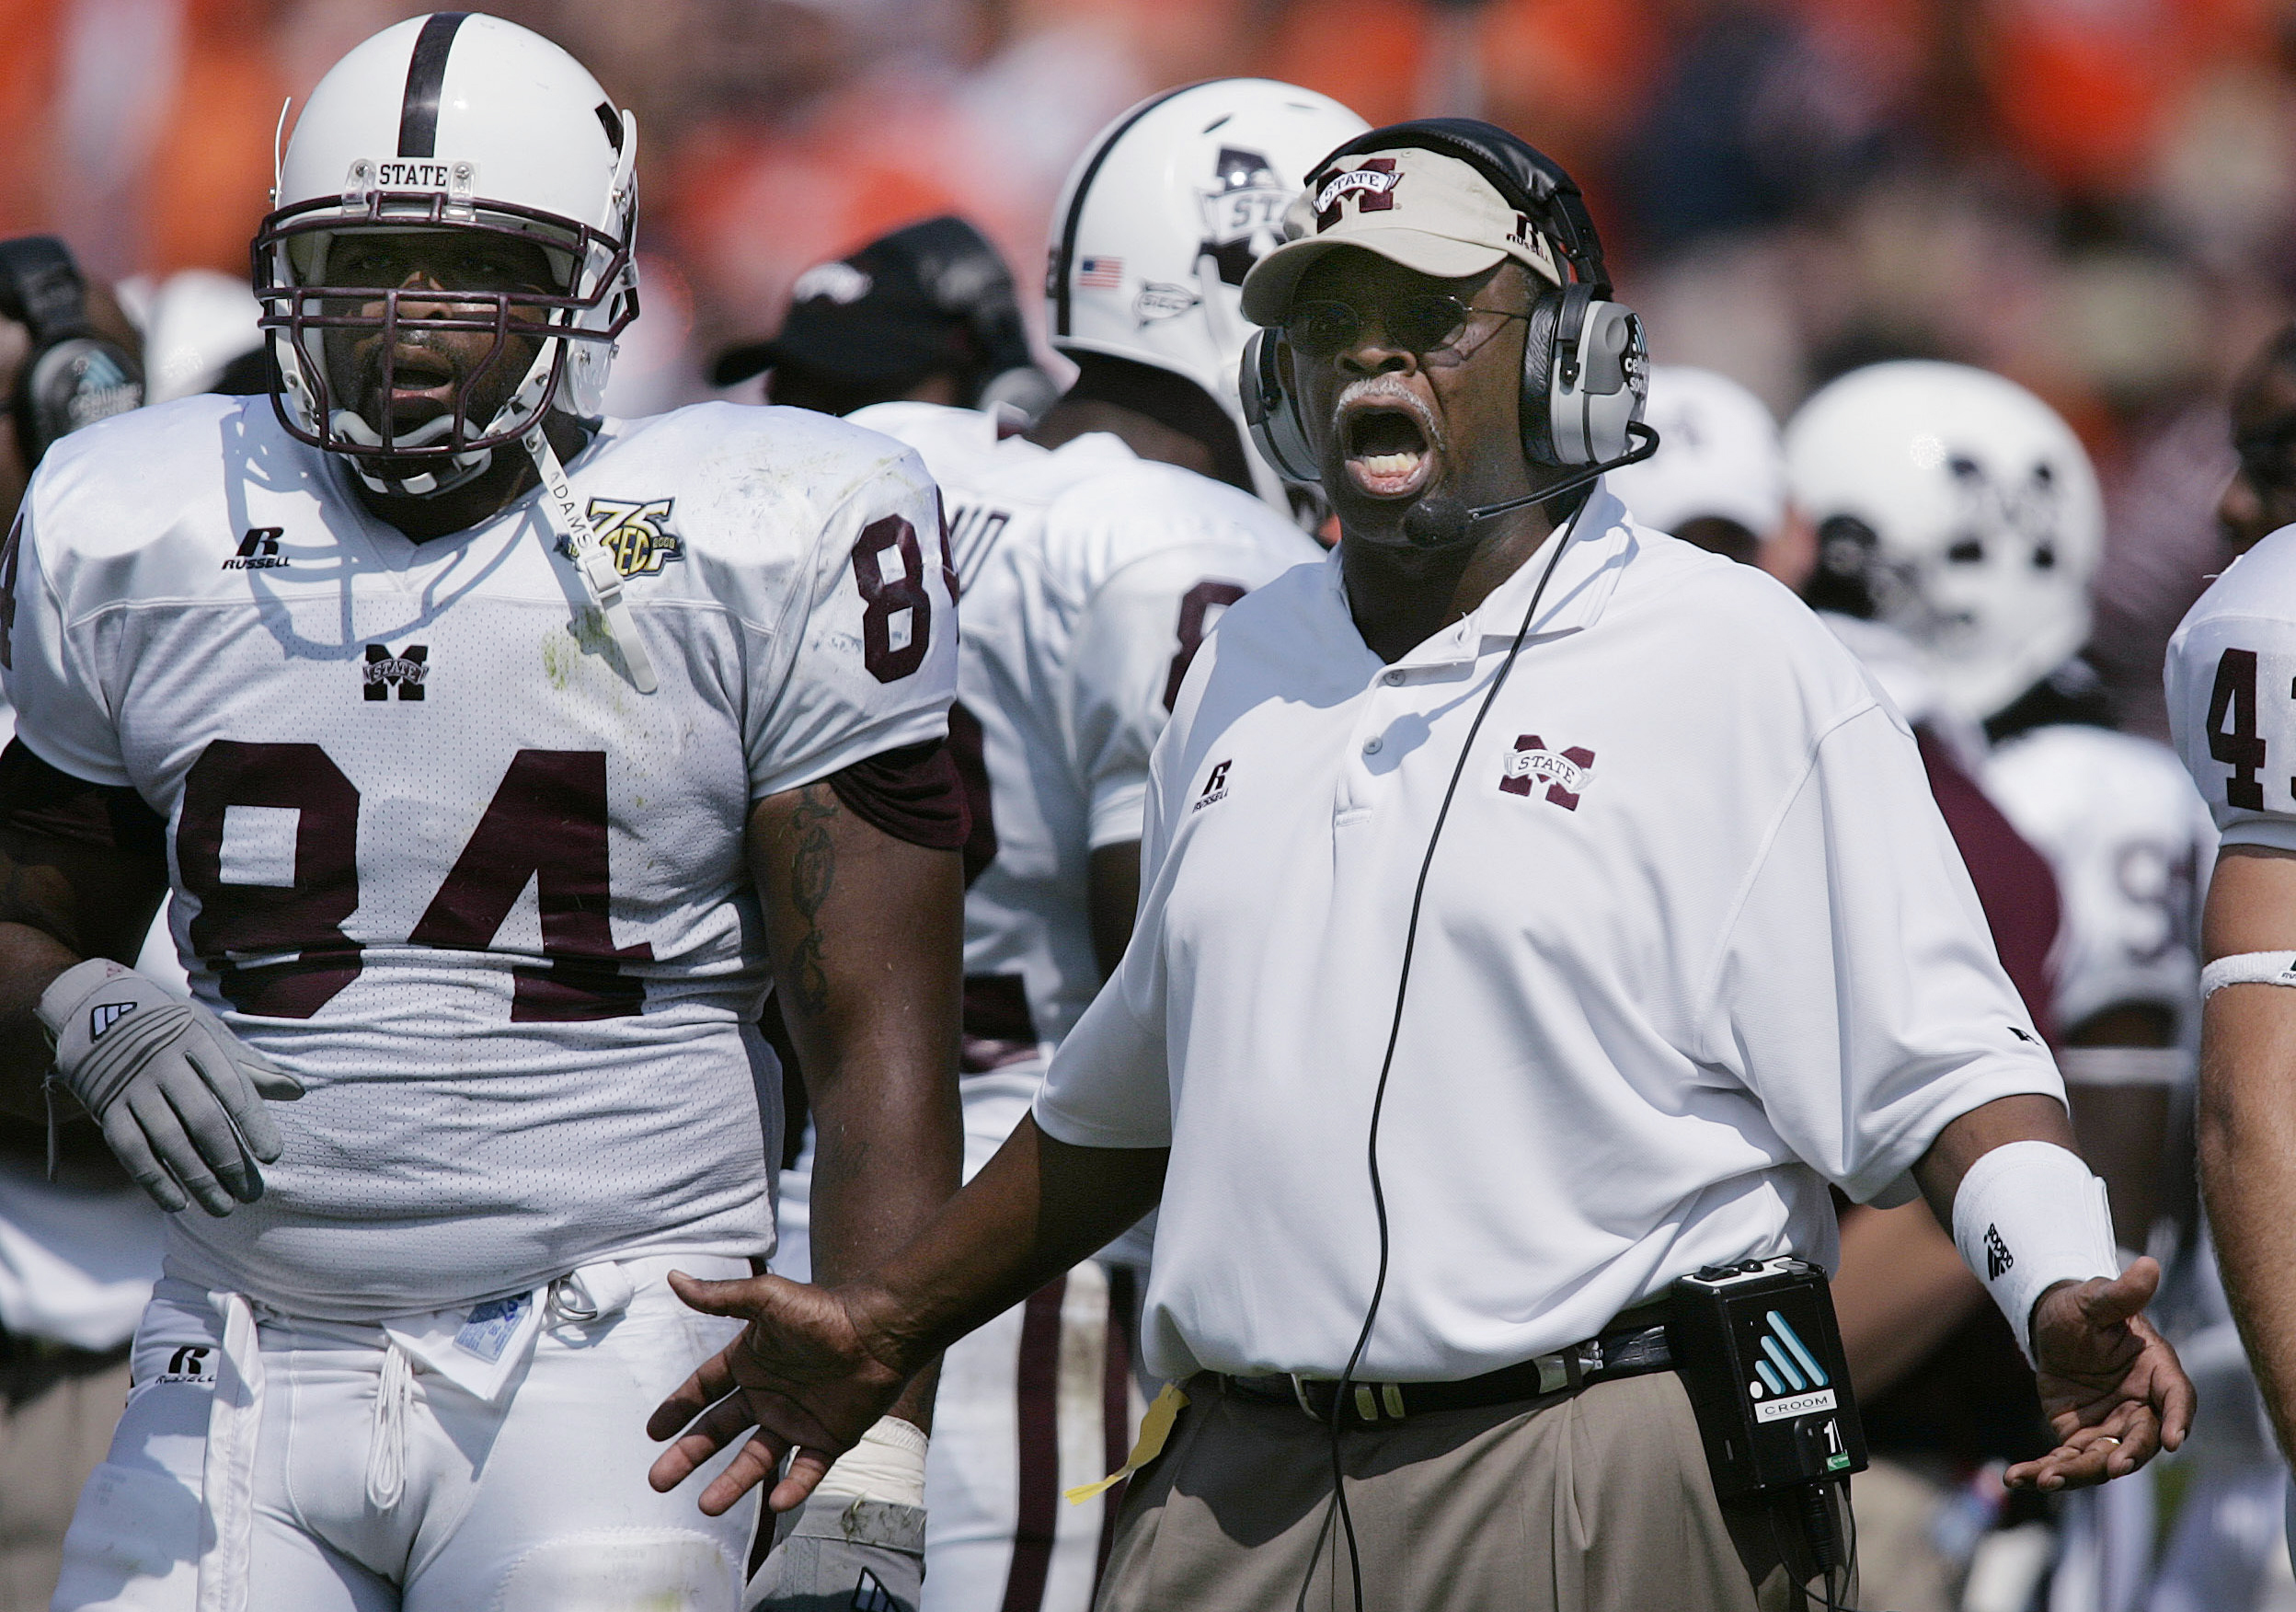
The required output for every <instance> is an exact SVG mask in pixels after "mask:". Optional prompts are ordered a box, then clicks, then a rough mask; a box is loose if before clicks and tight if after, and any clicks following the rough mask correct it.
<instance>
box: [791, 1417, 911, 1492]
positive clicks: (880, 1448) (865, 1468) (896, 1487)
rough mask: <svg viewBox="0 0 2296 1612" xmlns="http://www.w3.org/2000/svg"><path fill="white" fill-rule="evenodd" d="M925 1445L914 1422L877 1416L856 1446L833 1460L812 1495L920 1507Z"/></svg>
mask: <svg viewBox="0 0 2296 1612" xmlns="http://www.w3.org/2000/svg"><path fill="white" fill-rule="evenodd" d="M925 1444H926V1440H925V1436H924V1429H923V1428H921V1427H919V1426H917V1425H916V1423H914V1422H903V1421H902V1420H901V1418H900V1417H898V1416H884V1417H879V1418H878V1422H877V1425H876V1426H874V1427H872V1428H870V1429H869V1430H868V1432H867V1433H865V1434H862V1435H861V1442H860V1443H859V1444H857V1445H854V1446H853V1448H851V1449H849V1450H847V1451H846V1452H845V1453H844V1455H842V1456H839V1457H837V1460H836V1462H835V1464H834V1465H832V1467H831V1468H830V1469H829V1473H828V1475H827V1476H826V1477H824V1478H823V1479H822V1480H821V1487H820V1488H819V1489H817V1490H815V1491H814V1492H815V1493H817V1494H843V1495H848V1496H853V1497H855V1498H858V1499H861V1500H881V1501H884V1502H885V1503H888V1504H890V1505H913V1506H922V1505H923V1504H924V1449H925Z"/></svg>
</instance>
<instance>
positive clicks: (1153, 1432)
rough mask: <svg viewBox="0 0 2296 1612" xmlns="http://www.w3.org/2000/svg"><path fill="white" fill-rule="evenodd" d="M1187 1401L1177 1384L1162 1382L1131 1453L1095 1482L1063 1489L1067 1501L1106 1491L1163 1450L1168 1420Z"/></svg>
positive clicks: (1079, 1501)
mask: <svg viewBox="0 0 2296 1612" xmlns="http://www.w3.org/2000/svg"><path fill="white" fill-rule="evenodd" d="M1187 1404H1188V1396H1187V1395H1186V1394H1183V1393H1181V1392H1180V1385H1179V1384H1177V1383H1166V1384H1165V1385H1164V1392H1162V1393H1161V1394H1158V1395H1157V1396H1156V1399H1155V1403H1154V1404H1153V1405H1151V1406H1149V1407H1148V1413H1147V1414H1146V1415H1144V1416H1142V1418H1141V1419H1140V1442H1139V1443H1138V1444H1136V1445H1133V1446H1132V1453H1131V1455H1130V1456H1128V1457H1125V1460H1124V1464H1123V1465H1122V1466H1121V1467H1119V1468H1117V1469H1116V1470H1115V1471H1113V1472H1111V1473H1109V1474H1108V1476H1107V1477H1106V1478H1103V1479H1101V1480H1100V1481H1099V1482H1097V1483H1087V1484H1085V1485H1084V1486H1083V1487H1082V1488H1080V1489H1071V1490H1068V1491H1066V1494H1067V1497H1068V1503H1069V1504H1071V1505H1082V1504H1083V1503H1085V1502H1086V1501H1088V1500H1090V1499H1091V1498H1092V1497H1093V1496H1094V1495H1096V1494H1105V1493H1107V1492H1108V1491H1109V1490H1111V1489H1113V1488H1115V1487H1116V1486H1117V1485H1118V1484H1119V1483H1121V1482H1123V1481H1124V1480H1125V1479H1127V1478H1130V1477H1131V1475H1132V1474H1133V1473H1135V1472H1137V1471H1139V1470H1140V1469H1141V1468H1142V1467H1145V1466H1146V1465H1147V1464H1148V1463H1149V1462H1151V1461H1153V1460H1154V1459H1155V1458H1156V1457H1158V1456H1160V1455H1162V1454H1164V1441H1165V1439H1168V1438H1170V1437H1171V1436H1172V1424H1173V1423H1174V1422H1177V1421H1178V1420H1179V1419H1180V1411H1181V1410H1182V1409H1183V1408H1184V1407H1185V1406H1186V1405H1187Z"/></svg>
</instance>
